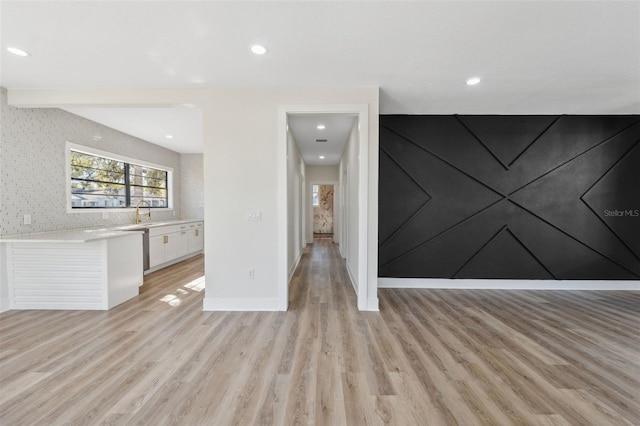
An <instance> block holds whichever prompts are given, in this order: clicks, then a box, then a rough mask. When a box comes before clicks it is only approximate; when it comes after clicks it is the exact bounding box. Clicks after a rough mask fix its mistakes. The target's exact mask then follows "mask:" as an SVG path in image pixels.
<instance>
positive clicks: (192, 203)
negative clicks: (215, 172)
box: [180, 154, 204, 219]
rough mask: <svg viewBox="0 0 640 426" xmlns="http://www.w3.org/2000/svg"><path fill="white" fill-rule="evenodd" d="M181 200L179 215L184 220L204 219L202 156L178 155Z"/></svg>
mask: <svg viewBox="0 0 640 426" xmlns="http://www.w3.org/2000/svg"><path fill="white" fill-rule="evenodd" d="M180 172H181V185H182V186H181V188H180V197H181V199H182V206H181V207H182V209H181V214H182V217H183V218H184V219H204V188H203V182H204V175H203V156H202V154H181V155H180Z"/></svg>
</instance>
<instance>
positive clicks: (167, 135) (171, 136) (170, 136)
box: [164, 134, 173, 139]
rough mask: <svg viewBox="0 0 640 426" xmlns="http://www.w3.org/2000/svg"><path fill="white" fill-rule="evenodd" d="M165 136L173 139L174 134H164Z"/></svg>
mask: <svg viewBox="0 0 640 426" xmlns="http://www.w3.org/2000/svg"><path fill="white" fill-rule="evenodd" d="M164 137H165V138H167V139H173V135H169V134H166V135H164Z"/></svg>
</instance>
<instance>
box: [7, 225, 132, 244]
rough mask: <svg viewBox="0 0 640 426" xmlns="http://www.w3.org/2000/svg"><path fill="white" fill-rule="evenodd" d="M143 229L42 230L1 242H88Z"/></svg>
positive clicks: (10, 237)
mask: <svg viewBox="0 0 640 426" xmlns="http://www.w3.org/2000/svg"><path fill="white" fill-rule="evenodd" d="M132 233H137V234H142V233H143V231H136V230H132V231H116V230H113V229H106V228H105V229H84V230H83V229H70V230H68V231H54V232H40V233H37V234H24V235H14V236H8V237H2V238H0V243H27V242H28V243H86V242H89V241H96V240H103V239H105V238H115V237H124V236H127V235H131V234H132Z"/></svg>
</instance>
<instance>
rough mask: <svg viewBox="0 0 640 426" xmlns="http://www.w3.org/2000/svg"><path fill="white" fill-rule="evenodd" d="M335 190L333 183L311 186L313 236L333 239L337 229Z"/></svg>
mask: <svg viewBox="0 0 640 426" xmlns="http://www.w3.org/2000/svg"><path fill="white" fill-rule="evenodd" d="M334 197H335V190H334V186H333V185H318V184H314V185H312V186H311V205H312V208H313V238H314V239H316V238H329V239H333V233H334V229H335V221H334V212H335V209H334V207H335V202H334Z"/></svg>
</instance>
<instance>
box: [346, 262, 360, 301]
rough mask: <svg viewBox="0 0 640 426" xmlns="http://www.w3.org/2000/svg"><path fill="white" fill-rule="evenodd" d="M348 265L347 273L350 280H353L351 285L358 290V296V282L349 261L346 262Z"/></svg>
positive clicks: (354, 289)
mask: <svg viewBox="0 0 640 426" xmlns="http://www.w3.org/2000/svg"><path fill="white" fill-rule="evenodd" d="M344 264H345V266H346V267H347V273H348V274H349V281H351V286H352V287H353V291H355V292H356V296H357V295H358V282H357V281H356V280H355V278H354V277H353V272H352V271H351V267H350V266H349V263H348V262H345V263H344Z"/></svg>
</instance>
